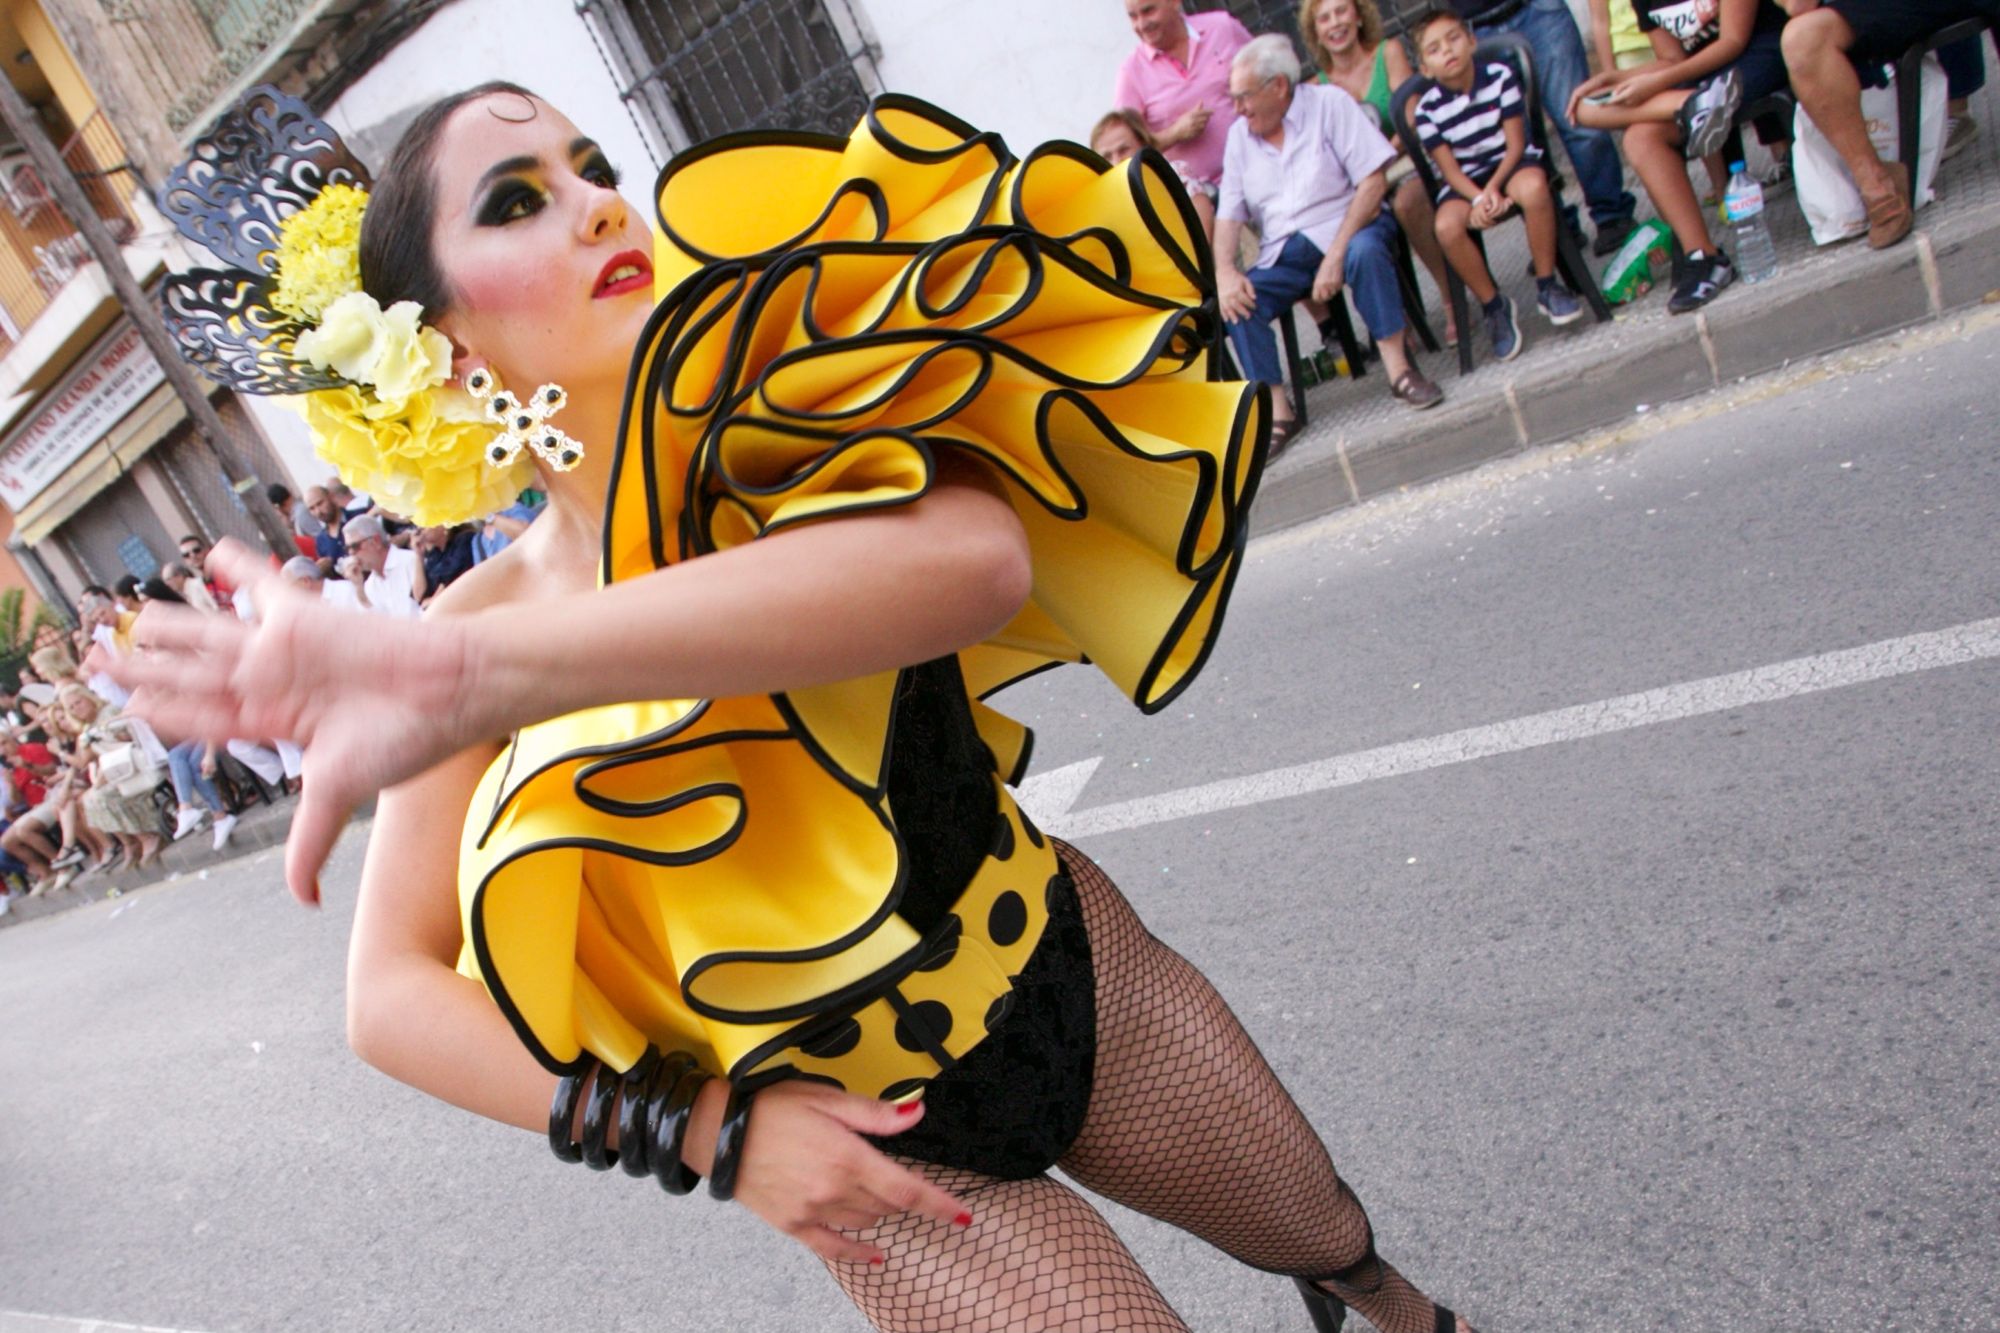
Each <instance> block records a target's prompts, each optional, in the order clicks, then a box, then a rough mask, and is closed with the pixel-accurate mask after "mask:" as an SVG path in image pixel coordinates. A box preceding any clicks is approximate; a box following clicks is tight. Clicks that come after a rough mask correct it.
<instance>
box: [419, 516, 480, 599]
mask: <svg viewBox="0 0 2000 1333" xmlns="http://www.w3.org/2000/svg"><path fill="white" fill-rule="evenodd" d="M472 539H473V530H472V529H471V528H470V527H456V528H447V527H431V528H418V529H417V531H416V535H415V536H414V537H413V538H412V539H411V542H410V548H411V549H412V550H414V551H415V552H416V553H417V554H418V556H419V557H421V558H422V560H423V562H424V583H425V585H426V587H427V589H428V591H426V592H425V594H424V605H426V606H428V605H429V604H430V600H431V598H433V597H435V596H437V595H438V594H439V593H441V592H443V591H444V590H445V589H446V588H447V587H449V586H451V583H452V581H453V580H455V579H457V578H458V577H459V576H460V575H461V574H463V573H465V572H466V571H467V570H468V569H471V568H472Z"/></svg>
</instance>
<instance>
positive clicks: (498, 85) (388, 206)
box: [361, 79, 539, 325]
mask: <svg viewBox="0 0 2000 1333" xmlns="http://www.w3.org/2000/svg"><path fill="white" fill-rule="evenodd" d="M495 93H513V94H515V95H516V96H520V97H534V96H535V94H534V93H532V92H530V91H528V90H527V89H526V88H523V87H522V86H521V85H520V84H518V83H509V82H507V81H506V80H505V79H494V80H491V81H490V82H487V83H482V84H480V85H479V86H478V87H476V88H467V89H465V90H464V91H463V92H456V93H453V94H451V95H450V96H449V97H441V98H439V99H438V100H437V101H435V102H432V103H431V104H430V105H429V106H427V107H425V108H424V109H423V110H421V111H419V112H418V113H417V115H416V119H414V120H412V121H411V122H410V124H409V127H408V128H407V129H405V130H404V131H403V137H402V138H401V139H398V140H397V141H396V147H395V149H394V150H393V151H391V152H390V154H389V160H388V162H386V163H385V164H383V166H382V169H381V170H380V171H378V172H376V173H375V184H374V186H373V188H371V189H370V191H369V194H368V209H367V211H366V212H365V213H363V214H362V216H361V287H362V290H364V291H366V292H367V293H368V294H369V295H370V296H372V297H374V298H375V299H376V300H377V301H379V302H381V303H382V304H383V305H385V306H387V305H390V304H392V303H394V302H396V301H415V302H416V303H417V304H418V305H420V306H422V307H423V308H424V315H423V318H424V323H426V324H432V325H435V324H436V323H437V321H438V318H439V317H440V316H441V315H443V314H444V313H445V311H447V310H449V309H450V308H451V288H450V286H449V285H448V284H447V283H446V282H445V279H444V273H443V271H442V270H441V269H440V268H439V267H438V262H437V251H436V250H435V249H434V248H433V247H432V245H431V229H432V226H433V224H434V223H435V222H436V221H437V179H436V173H435V171H434V168H435V167H436V165H437V145H438V137H439V136H440V135H441V134H442V133H443V132H444V126H445V122H446V121H448V120H450V119H451V114H452V112H454V111H456V110H458V109H459V108H460V107H462V106H464V105H465V104H466V103H467V102H474V101H477V100H478V99H480V98H482V97H491V96H492V95H493V94H495ZM537 100H539V99H537Z"/></svg>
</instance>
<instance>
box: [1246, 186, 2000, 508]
mask: <svg viewBox="0 0 2000 1333" xmlns="http://www.w3.org/2000/svg"><path fill="white" fill-rule="evenodd" d="M1841 257H1842V258H1843V259H1844V260H1845V261H1846V262H1844V263H1843V264H1841V265H1840V266H1839V267H1838V268H1837V270H1836V272H1837V275H1838V276H1837V279H1836V280H1835V281H1832V282H1825V281H1809V280H1807V277H1800V278H1797V279H1794V280H1793V281H1791V282H1790V283H1789V284H1786V282H1785V275H1782V274H1781V275H1780V276H1779V278H1778V279H1777V280H1776V282H1777V283H1778V284H1780V286H1779V288H1778V290H1775V291H1773V292H1772V293H1771V294H1770V297H1769V298H1768V299H1766V300H1763V301H1760V302H1758V303H1757V304H1755V305H1753V306H1748V307H1747V308H1744V309H1742V310H1740V311H1739V312H1735V313H1732V312H1731V311H1730V310H1729V309H1728V308H1727V306H1726V305H1725V306H1724V307H1723V309H1721V310H1720V311H1713V310H1706V311H1702V312H1700V313H1698V314H1696V316H1695V317H1694V318H1693V319H1691V320H1689V319H1685V318H1683V319H1675V320H1670V321H1665V322H1660V321H1655V322H1651V323H1648V324H1644V325H1635V326H1634V327H1633V328H1632V331H1631V336H1629V337H1625V338H1622V339H1621V340H1620V341H1619V342H1618V343H1617V345H1616V346H1615V347H1611V348H1607V349H1606V354H1605V355H1604V356H1603V357H1602V358H1600V359H1597V360H1593V361H1590V362H1588V363H1587V364H1585V365H1583V366H1581V367H1579V366H1578V365H1577V363H1576V360H1575V359H1574V358H1560V359H1556V358H1551V359H1550V360H1549V361H1547V362H1545V363H1543V364H1540V365H1538V364H1536V362H1535V361H1534V360H1533V358H1531V357H1528V358H1523V360H1522V364H1521V368H1520V370H1519V372H1518V373H1517V374H1515V375H1514V376H1512V377H1511V378H1509V379H1507V380H1505V381H1504V382H1501V384H1500V385H1499V388H1498V391H1497V392H1496V391H1495V390H1494V389H1493V388H1492V387H1491V386H1490V384H1489V385H1488V386H1483V387H1482V390H1481V391H1480V392H1477V393H1474V394H1469V395H1466V396H1465V397H1464V398H1463V399H1462V400H1461V401H1458V402H1453V401H1452V400H1451V399H1450V398H1449V397H1447V400H1446V402H1445V403H1444V404H1443V405H1442V406H1440V407H1438V408H1436V409H1434V410H1432V411H1430V412H1425V413H1422V414H1417V413H1411V414H1410V415H1408V416H1407V417H1402V418H1398V419H1397V421H1396V423H1395V424H1394V426H1393V427H1391V428H1389V429H1383V428H1382V427H1381V425H1380V424H1379V423H1372V425H1373V428H1372V429H1370V430H1369V432H1368V434H1367V435H1366V436H1365V437H1357V438H1352V439H1350V438H1347V437H1345V436H1343V435H1341V434H1339V433H1329V432H1324V431H1319V430H1315V431H1313V432H1311V433H1310V434H1309V435H1308V437H1307V438H1305V439H1302V440H1301V441H1300V442H1299V444H1298V446H1296V447H1295V448H1294V449H1293V451H1292V453H1291V454H1290V455H1288V456H1287V457H1285V458H1283V459H1281V460H1279V462H1278V463H1277V464H1275V465H1274V466H1273V467H1272V468H1271V470H1270V471H1269V472H1268V473H1267V474H1266V475H1265V478H1264V484H1263V488H1262V489H1261V491H1260V492H1259V494H1258V498H1257V509H1256V513H1255V514H1254V516H1253V518H1252V528H1253V531H1254V532H1255V533H1257V534H1262V533H1267V532H1275V531H1277V530H1279V529H1281V528H1287V527H1291V526H1294V525H1295V524H1299V523H1305V522H1308V521H1310V520H1312V519H1315V518H1319V517H1321V516H1323V515H1325V514H1329V513H1332V512H1333V511H1335V510H1338V509H1343V508H1345V507H1347V506H1348V505H1352V504H1358V503H1360V502H1361V501H1363V500H1366V499H1370V498H1371V497H1374V496H1377V495H1382V494H1385V493H1387V492H1391V491H1398V490H1403V489H1406V488H1408V487H1411V486H1416V485H1420V484H1422V483H1424V482H1428V481H1435V480H1437V479H1439V478H1441V477H1446V476H1450V475H1451V474H1452V473H1455V472H1463V471H1466V470H1467V469H1470V468H1474V467H1478V466H1479V465H1480V464H1482V463H1488V462H1491V461H1492V460H1494V459H1496V458H1502V457H1505V456H1506V455H1508V454H1512V453H1517V452H1519V451H1521V450H1523V449H1529V448H1534V447H1536V446H1538V445H1548V444H1556V443H1559V442H1561V441H1563V440H1567V439H1571V438H1574V437H1575V436H1577V435H1579V434H1582V433H1584V432H1586V431H1590V430H1596V429H1600V428H1602V427H1605V426H1611V425H1615V424H1618V423H1620V422H1624V421H1629V420H1631V419H1632V416H1633V414H1634V412H1635V411H1636V410H1637V409H1638V407H1639V405H1640V404H1646V405H1649V406H1658V405H1659V404H1662V403H1669V402H1673V401H1676V400H1678V399H1682V398H1689V397H1692V396H1694V395H1696V394H1700V393H1706V392H1709V391H1710V390H1713V389H1717V388H1720V387H1721V386H1723V385H1725V384H1729V383H1733V382H1735V381H1737V380H1741V379H1745V378H1747V377H1749V376H1752V375H1759V374H1763V373H1765V372H1767V371H1772V370H1776V369H1779V368H1780V367H1782V366H1784V365H1786V364H1788V363H1791V362H1795V361H1800V360H1803V359H1805V358H1808V357H1814V356H1820V355H1823V354H1825V353H1828V352H1835V351H1839V350H1840V349H1842V348H1845V347H1849V346H1852V345H1853V344H1855V343H1859V342H1865V341H1866V340H1868V339H1870V338H1876V337H1880V336H1882V335H1883V334H1887V333H1894V332H1897V331H1898V330H1902V329H1907V328H1910V327H1913V326H1915V325H1920V324H1925V323H1929V322H1932V321H1935V320H1940V319H1944V318H1947V317H1949V316H1951V315H1953V314H1955V313H1957V312H1959V311H1963V310H1965V309H1968V308H1970V307H1972V306H1976V305H1979V304H1981V303H1984V302H1991V301H1995V300H2000V209H1987V210H1981V211H1980V212H1978V213H1975V214H1973V215H1970V216H1961V217H1954V218H1949V219H1946V220H1944V225H1942V226H1940V227H1938V228H1937V229H1936V230H1935V231H1918V232H1916V233H1914V234H1913V235H1912V236H1911V237H1910V239H1909V240H1907V241H1905V242H1903V243H1902V244H1900V245H1896V246H1893V247H1891V248H1890V249H1887V250H1879V251H1878V250H1868V249H1865V248H1859V247H1858V246H1856V245H1853V244H1850V245H1849V247H1848V248H1846V249H1845V250H1844V252H1843V254H1842V256H1841ZM1809 276H1818V275H1817V274H1815V275H1809ZM1712 313H1713V314H1715V315H1717V316H1718V317H1716V318H1711V314H1712ZM1607 327H1610V328H1616V327H1617V324H1616V323H1614V324H1613V325H1611V326H1607ZM1454 378H1455V376H1453V377H1446V378H1445V379H1443V380H1442V381H1441V383H1442V384H1443V385H1444V389H1445V392H1446V394H1447V395H1450V394H1451V391H1452V384H1453V380H1454ZM1316 420H1317V418H1316ZM1315 436H1316V437H1318V438H1313V437H1315Z"/></svg>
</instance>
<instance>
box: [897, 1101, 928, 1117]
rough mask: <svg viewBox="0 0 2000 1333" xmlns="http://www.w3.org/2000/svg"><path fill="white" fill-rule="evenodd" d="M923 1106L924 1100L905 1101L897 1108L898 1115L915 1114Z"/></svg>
mask: <svg viewBox="0 0 2000 1333" xmlns="http://www.w3.org/2000/svg"><path fill="white" fill-rule="evenodd" d="M922 1106H923V1103H922V1102H904V1103H903V1104H902V1105H901V1106H899V1107H897V1108H896V1114H897V1115H915V1114H916V1113H917V1112H918V1110H919V1109H921V1108H922Z"/></svg>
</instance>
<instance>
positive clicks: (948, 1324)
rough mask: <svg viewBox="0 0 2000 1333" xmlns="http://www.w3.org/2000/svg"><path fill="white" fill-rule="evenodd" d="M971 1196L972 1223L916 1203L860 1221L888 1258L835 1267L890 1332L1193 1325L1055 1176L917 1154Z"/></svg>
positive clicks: (1103, 1330) (1034, 1332) (1107, 1331)
mask: <svg viewBox="0 0 2000 1333" xmlns="http://www.w3.org/2000/svg"><path fill="white" fill-rule="evenodd" d="M907 1165H909V1166H910V1167H911V1168H912V1169H913V1170H916V1171H920V1172H922V1173H923V1174H924V1175H926V1176H928V1177H930V1178H931V1179H933V1180H935V1181H937V1182H938V1183H939V1184H940V1185H942V1186H943V1187H944V1188H945V1189H947V1190H950V1191H951V1192H952V1193H953V1194H955V1195H957V1196H958V1197H959V1198H960V1199H962V1200H964V1201H965V1206H966V1207H967V1209H969V1210H970V1211H971V1213H972V1218H973V1221H972V1225H971V1226H970V1227H965V1228H960V1227H956V1226H953V1225H951V1224H950V1223H946V1222H937V1221H933V1220H931V1219H929V1218H924V1217H918V1216H916V1215H914V1214H908V1213H906V1214H904V1215H902V1216H900V1217H895V1218H891V1219H890V1220H888V1221H886V1222H884V1223H882V1224H881V1225H879V1226H876V1227H872V1228H870V1229H868V1230H866V1231H861V1232H854V1233H851V1234H853V1235H855V1236H856V1237H857V1238H858V1239H860V1240H862V1241H864V1242H866V1243H868V1244H871V1245H875V1246H878V1247H880V1248H881V1250H882V1251H883V1252H884V1254H885V1255H886V1259H885V1261H884V1263H883V1264H882V1265H881V1267H879V1268H875V1267H868V1266H865V1265H857V1264H829V1265H827V1269H828V1271H829V1272H831V1273H832V1274H833V1276H834V1279H835V1280H836V1281H838V1282H839V1283H840V1285H841V1289H842V1290H844V1291H845V1292H846V1293H847V1294H848V1296H849V1298H850V1299H852V1300H853V1301H854V1303H855V1305H856V1306H858V1307H859V1308H860V1310H861V1312H862V1314H863V1315H865V1316H866V1317H867V1318H868V1320H869V1321H870V1322H871V1323H873V1324H874V1325H875V1327H876V1328H878V1329H881V1330H882V1331H883V1333H974V1331H975V1330H976V1331H977V1333H1040V1331H1041V1330H1049V1331H1050V1333H1054V1330H1062V1331H1063V1333H1114V1331H1117V1333H1125V1331H1127V1330H1129V1331H1131V1333H1187V1325H1186V1324H1184V1323H1183V1322H1181V1319H1180V1317H1179V1316H1178V1315H1176V1314H1175V1313H1174V1312H1173V1309H1172V1307H1170V1306H1169V1305H1168V1304H1167V1302H1166V1299H1165V1298H1164V1297H1162V1296H1161V1295H1160V1293H1159V1291H1158V1289H1157V1288H1155V1287H1154V1286H1153V1283H1152V1280H1151V1279H1150V1278H1148V1277H1147V1276H1146V1274H1145V1272H1144V1270H1142V1269H1141V1268H1140V1267H1139V1264H1138V1261H1137V1260H1135V1259H1134V1258H1133V1257H1132V1255H1131V1253H1130V1252H1129V1251H1128V1250H1126V1248H1125V1244H1124V1242H1123V1241H1121V1240H1119V1239H1118V1237H1117V1235H1116V1233H1114V1232H1113V1231H1112V1230H1111V1227H1110V1225H1109V1224H1107V1223H1106V1222H1105V1220H1104V1219H1103V1217H1101V1216H1100V1215H1099V1214H1098V1212H1097V1210H1096V1209H1095V1208H1093V1207H1091V1206H1090V1204H1089V1203H1088V1202H1087V1201H1086V1200H1084V1199H1083V1198H1082V1197H1081V1196H1080V1195H1078V1194H1077V1193H1076V1191H1074V1190H1072V1189H1070V1188H1069V1187H1068V1186H1066V1185H1064V1184H1062V1183H1061V1182H1059V1181H1056V1180H1052V1179H1050V1178H1049V1177H1047V1176H1036V1177H1033V1178H1031V1179H1028V1180H996V1179H994V1178H993V1177H991V1176H982V1175H978V1174H976V1173H974V1172H970V1171H962V1170H957V1169H955V1168H951V1167H939V1166H929V1165H923V1164H919V1163H907Z"/></svg>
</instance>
